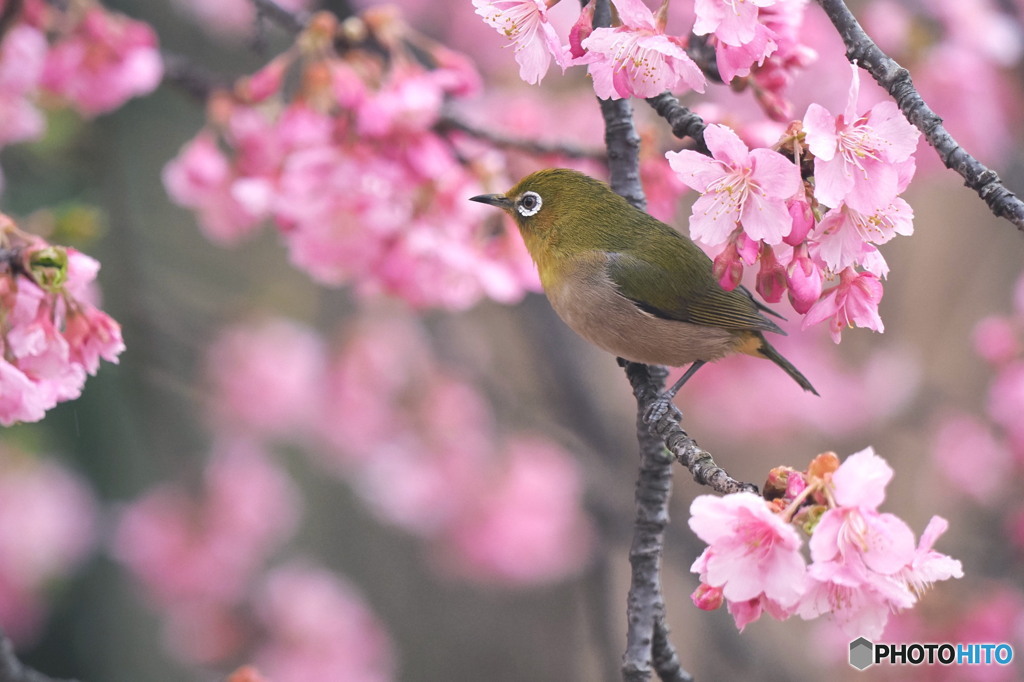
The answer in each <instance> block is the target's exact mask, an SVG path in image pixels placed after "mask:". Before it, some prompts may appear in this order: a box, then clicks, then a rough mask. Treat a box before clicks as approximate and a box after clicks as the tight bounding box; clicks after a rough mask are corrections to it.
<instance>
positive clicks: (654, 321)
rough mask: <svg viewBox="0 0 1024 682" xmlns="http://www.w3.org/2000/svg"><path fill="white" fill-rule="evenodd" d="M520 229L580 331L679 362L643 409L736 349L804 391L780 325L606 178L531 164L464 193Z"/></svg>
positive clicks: (659, 360) (621, 350) (605, 344)
mask: <svg viewBox="0 0 1024 682" xmlns="http://www.w3.org/2000/svg"><path fill="white" fill-rule="evenodd" d="M470 200H471V201H476V202H479V203H483V204H488V205H490V206H495V207H497V208H500V209H502V210H503V211H505V213H507V214H508V215H510V216H511V217H512V218H513V220H514V221H515V223H516V225H517V226H518V227H519V231H520V232H521V234H522V236H523V241H524V242H525V244H526V248H527V250H528V251H529V252H530V256H531V257H532V259H533V261H534V263H535V264H536V266H537V271H538V273H539V275H540V281H541V285H542V286H543V288H544V292H545V294H546V295H547V298H548V300H549V301H550V303H551V307H552V308H554V310H555V312H556V313H557V314H558V316H559V317H560V318H561V319H562V320H563V321H564V322H565V323H566V324H567V325H568V326H569V327H570V328H572V330H573V331H575V332H576V333H577V334H579V335H580V336H582V337H583V338H584V339H586V340H587V341H590V342H591V343H593V344H594V345H596V346H598V347H599V348H602V349H604V350H605V351H608V352H609V353H612V354H614V355H616V356H618V357H620V358H622V359H624V360H627V361H631V362H638V363H644V364H648V365H667V366H671V367H683V366H686V365H688V368H687V370H686V371H685V372H684V373H683V375H682V376H681V377H680V378H679V379H678V380H677V381H676V382H675V383H674V384H673V385H672V387H670V388H669V389H668V390H667V391H665V392H664V393H663V394H662V396H661V397H660V398H659V403H660V408H658V407H657V406H656V407H655V409H653V410H649V411H648V415H647V417H646V418H647V420H648V421H649V422H650V421H651V420H652V419H657V418H658V417H659V416H660V415H663V414H664V413H665V412H666V411H667V409H668V406H669V405H670V401H671V400H672V399H673V398H674V397H675V395H676V394H677V393H678V392H679V390H680V389H681V388H682V387H683V385H684V384H685V383H686V382H687V380H689V379H690V377H692V376H693V374H694V373H695V372H696V371H697V370H698V369H700V368H701V367H702V366H703V365H704V364H706V363H708V362H712V361H715V360H719V359H721V358H723V357H725V356H727V355H731V354H733V353H745V354H747V355H752V356H754V357H758V358H763V359H767V360H771V361H772V362H773V363H775V364H776V365H778V366H779V367H780V368H781V369H782V370H783V371H784V372H785V373H786V374H788V375H789V376H790V377H792V378H793V379H794V380H795V381H796V383H797V384H799V385H800V387H801V388H803V389H804V390H805V391H809V392H811V393H813V394H814V395H818V392H817V391H816V390H815V389H814V386H812V385H811V382H810V381H808V380H807V378H806V377H805V376H804V375H803V374H801V373H800V371H799V370H798V369H797V368H796V367H795V366H794V365H793V364H792V363H791V362H789V360H787V359H786V358H784V357H783V356H782V355H781V354H780V353H779V352H778V351H777V350H775V348H774V347H773V346H772V345H771V344H770V343H769V342H768V340H767V339H766V338H765V333H766V332H771V333H774V334H783V335H785V332H784V331H783V330H782V329H781V328H780V327H779V326H778V325H777V324H776V323H775V322H773V321H771V320H769V319H768V318H767V317H765V315H764V314H763V313H765V312H767V313H770V314H775V315H777V314H776V313H774V312H773V311H771V310H770V309H769V308H768V307H767V306H765V305H763V304H761V303H759V302H757V301H755V300H754V298H753V296H752V295H751V294H750V293H749V292H748V291H747V290H746V289H744V288H743V287H737V288H736V289H733V290H726V289H725V288H723V287H722V286H721V285H720V284H719V282H718V280H717V278H716V277H715V275H714V273H713V271H712V265H713V264H712V261H711V259H710V258H709V257H708V256H707V254H705V253H704V251H703V250H702V249H701V248H700V247H699V246H698V245H697V244H695V243H694V242H693V240H691V239H690V238H689V237H687V236H686V235H684V234H682V233H681V232H679V231H678V230H676V229H674V228H673V227H671V226H670V225H668V224H666V223H663V222H662V221H660V220H658V219H657V218H654V217H653V216H651V215H649V214H648V213H645V212H644V211H641V210H640V209H638V208H636V207H634V206H633V205H632V204H630V203H629V202H628V201H626V199H624V198H623V197H621V196H620V195H618V194H616V193H615V192H614V191H613V190H612V189H611V187H609V186H608V185H607V184H605V183H604V182H601V181H600V180H597V179H595V178H592V177H590V176H588V175H586V174H584V173H581V172H579V171H576V170H572V169H568V168H548V169H545V170H540V171H536V172H534V173H531V174H530V175H527V176H526V177H524V178H523V179H522V180H520V181H519V182H518V183H517V184H516V185H515V186H514V187H512V189H510V190H508V191H507V192H505V193H504V194H481V195H477V196H473V197H470Z"/></svg>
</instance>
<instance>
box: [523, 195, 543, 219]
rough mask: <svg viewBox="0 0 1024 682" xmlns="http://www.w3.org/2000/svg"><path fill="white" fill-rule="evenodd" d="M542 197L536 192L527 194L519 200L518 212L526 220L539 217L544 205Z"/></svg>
mask: <svg viewBox="0 0 1024 682" xmlns="http://www.w3.org/2000/svg"><path fill="white" fill-rule="evenodd" d="M543 203H544V202H543V201H541V198H540V195H539V194H537V193H536V192H527V193H526V194H524V195H523V196H521V197H520V198H519V201H518V202H516V210H517V211H519V215H521V216H523V217H524V218H529V217H530V216H532V215H537V211H539V210H540V207H541V206H542V205H543Z"/></svg>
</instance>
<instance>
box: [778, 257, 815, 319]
mask: <svg viewBox="0 0 1024 682" xmlns="http://www.w3.org/2000/svg"><path fill="white" fill-rule="evenodd" d="M786 284H787V285H788V287H789V302H790V303H792V304H793V309H794V310H796V311H797V312H798V313H800V314H801V315H803V314H804V313H806V312H807V311H808V310H810V309H811V306H812V305H814V303H815V301H817V300H818V299H819V298H820V297H821V287H822V276H821V269H820V268H819V267H818V266H817V264H816V263H815V262H814V261H812V260H811V259H810V258H809V257H808V255H807V247H806V246H803V247H799V248H797V249H796V251H794V253H793V260H792V261H791V262H790V263H789V268H788V269H787V270H786Z"/></svg>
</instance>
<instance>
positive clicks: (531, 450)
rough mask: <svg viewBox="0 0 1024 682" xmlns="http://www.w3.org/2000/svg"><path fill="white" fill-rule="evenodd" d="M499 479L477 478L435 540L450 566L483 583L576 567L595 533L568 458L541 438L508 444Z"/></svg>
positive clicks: (557, 574)
mask: <svg viewBox="0 0 1024 682" xmlns="http://www.w3.org/2000/svg"><path fill="white" fill-rule="evenodd" d="M501 466H502V471H501V473H500V474H499V475H498V477H497V479H496V480H493V481H481V482H480V485H479V488H478V491H477V493H478V498H477V501H476V503H475V504H474V505H473V507H472V508H470V509H467V510H466V511H465V513H463V514H462V515H461V516H460V517H459V518H458V519H456V520H454V521H453V523H452V525H451V527H449V528H448V529H447V530H446V531H445V532H444V534H443V537H442V539H441V544H440V545H439V547H438V550H439V560H440V561H441V562H442V564H443V565H444V566H445V567H446V568H447V569H448V570H449V571H451V572H453V573H455V574H457V575H462V576H466V577H469V578H473V579H474V580H478V581H481V582H485V583H496V584H506V585H523V584H531V583H537V582H547V581H551V580H557V579H559V578H562V577H565V576H566V575H569V574H572V573H575V572H577V571H579V570H580V569H581V568H582V566H583V564H584V562H585V561H586V559H587V557H588V555H589V550H590V544H591V536H592V532H591V529H590V526H589V523H588V521H587V519H586V517H585V516H584V514H583V510H582V505H581V503H582V492H583V491H582V481H581V480H580V472H579V469H578V467H577V465H576V462H575V461H574V460H573V458H572V457H571V456H570V455H568V454H567V453H566V452H564V451H562V450H561V449H559V448H558V447H556V446H554V445H552V444H551V443H547V442H544V441H538V440H531V439H526V438H520V439H517V440H515V441H513V442H511V443H509V445H508V447H507V450H506V451H505V453H504V459H503V462H502V465H501Z"/></svg>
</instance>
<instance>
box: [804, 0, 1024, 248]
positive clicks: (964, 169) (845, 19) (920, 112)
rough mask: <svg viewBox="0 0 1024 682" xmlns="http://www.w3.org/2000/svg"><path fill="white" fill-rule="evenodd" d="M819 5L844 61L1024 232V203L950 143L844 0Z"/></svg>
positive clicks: (937, 120)
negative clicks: (840, 43)
mask: <svg viewBox="0 0 1024 682" xmlns="http://www.w3.org/2000/svg"><path fill="white" fill-rule="evenodd" d="M818 4H820V5H821V7H822V9H824V10H825V14H827V15H828V18H829V19H830V20H831V21H832V24H833V25H834V26H835V27H836V30H837V31H839V35H840V36H842V39H843V43H844V44H845V45H846V57H847V58H848V59H849V60H850V61H851V62H854V63H856V64H857V65H858V66H860V67H861V68H862V69H864V70H865V71H867V72H868V73H870V74H871V76H872V77H873V78H874V79H875V81H876V82H877V83H878V84H879V85H881V86H882V87H883V88H885V90H886V91H887V92H888V93H889V95H890V96H891V97H892V98H893V100H895V101H896V105H897V106H898V107H899V108H900V111H902V112H903V115H904V116H906V117H907V120H908V121H910V123H911V124H913V125H914V126H915V127H916V128H917V129H918V130H920V131H921V132H922V133H923V134H924V137H925V139H926V140H927V141H928V144H930V145H931V146H932V147H934V148H935V151H936V153H937V154H938V155H939V158H940V159H942V163H943V164H945V166H946V168H949V169H950V170H953V171H955V172H956V173H958V174H959V175H960V176H961V177H963V179H964V184H965V185H967V186H968V187H970V188H971V189H973V190H974V191H975V192H977V193H978V196H980V197H981V198H982V200H984V202H985V203H986V204H988V207H989V210H991V211H992V213H994V214H995V215H996V216H998V217H1000V218H1006V219H1007V220H1009V221H1010V222H1011V223H1013V224H1014V225H1016V226H1017V229H1019V230H1021V231H1024V202H1022V201H1021V200H1020V199H1019V198H1018V197H1017V196H1016V195H1015V194H1014V193H1013V192H1011V191H1010V190H1009V189H1007V188H1006V186H1005V185H1003V182H1002V180H1000V179H999V175H998V174H997V173H996V172H995V171H993V170H992V169H990V168H988V167H987V166H985V165H984V164H983V163H981V162H980V161H978V160H977V159H975V158H974V157H973V156H971V155H970V154H969V153H967V151H966V150H965V149H964V148H963V147H961V146H960V145H959V144H958V143H957V141H956V140H955V139H953V136H952V135H950V134H949V133H948V132H947V131H946V129H945V127H943V125H942V118H941V117H940V116H939V115H938V114H936V113H935V112H934V111H932V110H931V108H930V107H929V106H928V105H927V104H926V103H925V101H924V99H923V98H922V97H921V95H920V94H919V93H918V92H917V90H916V89H915V88H914V83H913V81H912V80H911V78H910V72H909V71H907V70H906V69H904V68H903V67H902V66H900V65H899V64H897V63H896V62H895V61H894V60H893V59H892V58H891V57H889V56H888V55H886V54H885V53H884V52H882V50H881V49H879V47H878V46H877V45H875V43H874V41H872V40H871V38H870V37H869V36H868V34H867V33H865V32H864V29H862V28H861V26H860V24H859V23H858V22H857V19H856V18H855V17H854V16H853V14H852V13H851V12H850V9H849V8H848V7H847V6H846V4H845V3H844V2H843V0H818Z"/></svg>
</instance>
